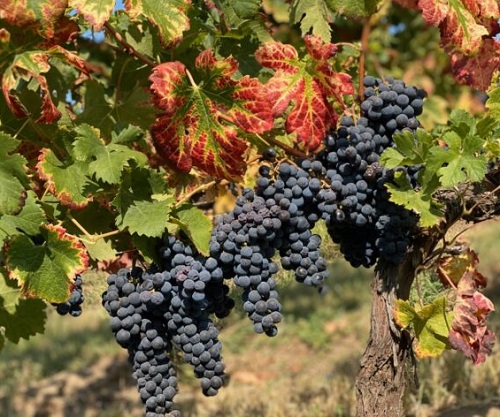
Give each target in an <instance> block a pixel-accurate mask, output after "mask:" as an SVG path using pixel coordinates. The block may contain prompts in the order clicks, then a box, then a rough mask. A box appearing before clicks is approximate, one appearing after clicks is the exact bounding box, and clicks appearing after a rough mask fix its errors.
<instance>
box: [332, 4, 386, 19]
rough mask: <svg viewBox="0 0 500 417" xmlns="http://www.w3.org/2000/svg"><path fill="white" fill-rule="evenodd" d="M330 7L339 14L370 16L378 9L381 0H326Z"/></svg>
mask: <svg viewBox="0 0 500 417" xmlns="http://www.w3.org/2000/svg"><path fill="white" fill-rule="evenodd" d="M325 1H326V3H327V4H328V7H329V8H330V9H331V10H333V11H334V12H337V13H339V14H342V15H345V16H354V17H366V16H370V15H372V14H373V13H375V12H376V11H377V7H378V4H379V3H380V2H381V0H325Z"/></svg>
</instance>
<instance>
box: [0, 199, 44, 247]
mask: <svg viewBox="0 0 500 417" xmlns="http://www.w3.org/2000/svg"><path fill="white" fill-rule="evenodd" d="M26 195H27V198H26V202H25V204H24V207H23V209H22V210H21V212H19V213H17V214H15V215H11V214H4V215H2V216H0V244H1V243H3V242H4V241H5V240H6V239H7V238H8V237H10V236H13V235H16V234H19V230H22V231H23V232H24V233H26V234H28V235H30V236H36V235H37V234H38V233H39V228H40V226H41V225H42V224H43V223H45V216H44V213H43V210H42V208H41V207H40V206H39V205H38V204H37V203H36V201H37V197H36V196H35V193H34V192H33V191H28V192H27V194H26Z"/></svg>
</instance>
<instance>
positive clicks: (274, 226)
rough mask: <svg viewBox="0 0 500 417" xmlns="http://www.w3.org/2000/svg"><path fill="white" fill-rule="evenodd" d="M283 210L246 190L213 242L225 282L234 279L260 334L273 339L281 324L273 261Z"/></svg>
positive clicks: (218, 223) (218, 226) (219, 222)
mask: <svg viewBox="0 0 500 417" xmlns="http://www.w3.org/2000/svg"><path fill="white" fill-rule="evenodd" d="M281 211H282V210H281V208H280V207H279V206H278V205H276V203H275V202H274V201H273V200H271V199H269V200H267V201H266V200H264V199H263V198H262V197H257V196H255V194H254V192H253V191H251V190H246V191H245V193H244V195H243V196H241V197H239V198H238V199H237V202H236V206H235V208H234V209H233V210H232V211H231V212H230V213H228V214H226V215H224V216H221V217H220V218H218V219H217V220H216V224H215V226H214V229H213V233H212V238H211V241H210V255H211V257H212V259H218V260H219V262H220V263H221V266H222V269H223V275H224V278H232V279H233V282H234V283H235V284H236V286H238V287H241V288H242V289H243V294H242V298H243V301H244V305H243V308H244V310H245V312H246V313H247V314H248V316H249V318H250V319H251V320H252V322H253V323H254V330H255V331H256V332H257V333H266V334H267V335H269V336H274V335H276V333H277V328H276V324H277V323H279V322H280V321H281V313H280V310H281V305H280V303H279V301H278V293H277V292H276V290H275V288H276V281H275V279H274V278H273V275H274V274H276V272H278V267H277V265H276V264H275V263H274V262H273V261H272V260H271V259H272V256H273V255H274V247H273V242H276V240H277V239H278V238H279V235H280V233H281V228H282V222H281V221H280V220H279V218H278V215H279V213H281Z"/></svg>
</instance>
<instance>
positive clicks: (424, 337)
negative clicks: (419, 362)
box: [394, 297, 453, 358]
mask: <svg viewBox="0 0 500 417" xmlns="http://www.w3.org/2000/svg"><path fill="white" fill-rule="evenodd" d="M452 317H453V313H452V312H447V311H446V299H445V298H444V297H440V298H437V299H436V300H434V302H433V303H432V304H427V305H424V306H423V307H420V306H415V307H412V306H411V305H410V303H409V302H408V301H406V300H396V307H395V310H394V319H395V321H396V323H397V324H398V325H399V326H400V327H402V328H403V329H405V328H407V327H409V326H410V325H411V326H412V327H413V329H414V331H415V336H416V338H417V345H416V347H415V354H416V355H417V357H419V358H425V357H436V356H439V355H441V354H442V353H443V352H444V351H445V350H446V349H450V343H449V341H448V335H449V333H450V323H451V320H452Z"/></svg>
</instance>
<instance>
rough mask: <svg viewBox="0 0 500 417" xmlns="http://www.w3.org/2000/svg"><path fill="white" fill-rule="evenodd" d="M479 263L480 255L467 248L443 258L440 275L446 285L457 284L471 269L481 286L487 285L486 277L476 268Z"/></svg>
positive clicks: (440, 264) (439, 268)
mask: <svg viewBox="0 0 500 417" xmlns="http://www.w3.org/2000/svg"><path fill="white" fill-rule="evenodd" d="M478 263H479V257H478V255H477V253H476V252H475V251H474V250H472V249H470V248H467V250H465V251H463V252H461V253H460V254H458V255H454V256H447V257H443V258H441V260H440V261H439V267H438V270H437V272H438V276H439V279H440V280H441V282H442V283H443V284H444V285H448V286H449V285H450V283H452V284H453V285H455V286H457V285H458V283H459V282H460V280H461V279H462V277H463V275H464V274H465V273H466V272H467V271H468V270H471V271H472V272H473V274H474V280H475V281H476V282H477V283H478V284H479V285H481V286H483V287H484V286H486V278H485V277H484V276H483V275H482V274H481V273H480V272H479V271H478V270H477V269H476V265H477V264H478Z"/></svg>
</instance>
